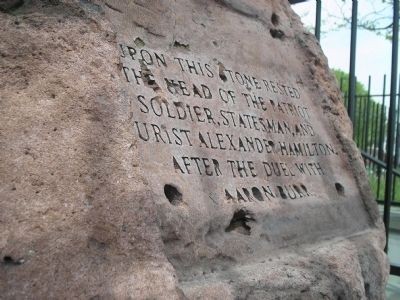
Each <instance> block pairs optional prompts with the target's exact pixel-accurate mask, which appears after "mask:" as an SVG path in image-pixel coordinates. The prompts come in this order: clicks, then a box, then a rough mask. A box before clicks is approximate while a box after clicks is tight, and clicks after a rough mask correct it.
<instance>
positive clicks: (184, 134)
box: [119, 44, 338, 204]
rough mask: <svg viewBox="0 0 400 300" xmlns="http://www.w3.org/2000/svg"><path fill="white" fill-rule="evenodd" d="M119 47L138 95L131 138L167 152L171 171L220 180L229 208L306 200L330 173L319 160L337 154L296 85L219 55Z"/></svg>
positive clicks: (127, 76)
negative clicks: (240, 66)
mask: <svg viewBox="0 0 400 300" xmlns="http://www.w3.org/2000/svg"><path fill="white" fill-rule="evenodd" d="M119 48H120V52H121V61H122V68H121V72H122V75H123V77H122V78H124V79H125V80H126V82H127V84H129V85H131V86H132V87H133V89H134V91H135V97H134V99H132V100H131V105H132V118H131V125H132V131H133V134H134V135H135V137H136V138H137V139H138V140H139V142H140V143H141V144H143V145H144V146H145V145H147V148H146V149H147V151H154V153H155V155H156V153H157V149H160V148H159V147H169V148H170V149H171V151H170V152H169V154H170V157H169V160H168V161H167V162H165V166H164V167H165V168H169V170H170V172H173V173H174V174H176V175H177V176H186V177H188V176H189V177H190V176H192V177H193V176H196V177H205V178H214V179H215V180H220V181H221V183H222V184H221V187H220V190H219V191H217V193H218V195H217V197H219V198H220V199H221V200H223V202H224V203H226V204H232V203H250V202H259V203H268V202H271V201H278V199H279V201H281V200H282V199H283V200H293V199H302V198H309V197H312V196H313V190H312V189H311V188H310V187H309V181H308V178H310V180H311V178H313V177H324V176H328V172H327V170H326V166H325V165H324V160H326V159H327V158H329V157H332V156H336V155H338V152H337V149H335V147H334V146H333V145H332V144H330V143H329V142H324V138H323V137H321V136H320V135H318V132H317V131H318V130H317V128H315V124H314V118H315V116H314V115H313V113H312V110H311V109H310V108H309V107H308V106H307V105H306V103H307V101H304V99H305V98H304V97H306V96H305V95H304V93H303V90H302V87H301V86H299V85H298V84H297V83H295V82H291V80H288V82H283V81H282V79H281V78H274V77H273V76H271V74H266V75H265V77H263V76H255V75H252V74H251V72H249V71H248V70H247V71H246V68H245V67H246V66H243V70H242V69H240V70H239V69H238V70H235V69H234V68H233V67H230V66H228V65H225V63H224V62H221V61H219V60H218V59H217V58H213V59H211V60H210V59H209V60H205V59H198V58H196V59H195V58H193V57H190V56H189V55H179V56H178V55H173V54H168V53H166V52H165V53H164V52H162V51H155V50H151V49H147V48H138V47H135V46H132V45H125V44H120V45H119ZM292 81H293V80H292ZM227 182H229V184H225V183H227ZM232 182H233V183H234V184H232ZM249 182H250V184H249ZM254 183H256V184H254Z"/></svg>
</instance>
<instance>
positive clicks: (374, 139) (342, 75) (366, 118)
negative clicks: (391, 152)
mask: <svg viewBox="0 0 400 300" xmlns="http://www.w3.org/2000/svg"><path fill="white" fill-rule="evenodd" d="M332 72H333V73H334V75H335V77H336V80H337V82H338V84H339V86H340V89H341V91H342V93H343V98H344V102H345V105H347V99H348V91H349V88H348V86H349V74H348V73H346V72H344V71H342V70H339V69H332ZM355 108H356V109H355V111H356V116H355V121H354V139H355V142H356V143H357V146H358V147H359V148H360V149H362V150H364V151H367V152H369V153H371V154H372V155H374V156H377V155H378V149H379V145H380V143H381V145H382V147H383V142H384V141H383V139H380V135H381V134H383V136H384V134H385V133H386V117H385V115H386V110H385V108H384V107H383V106H382V104H381V103H378V102H377V101H376V100H375V99H374V98H372V97H370V96H368V90H367V89H366V88H365V86H364V85H363V84H362V83H361V82H359V81H356V103H355ZM382 116H383V118H382Z"/></svg>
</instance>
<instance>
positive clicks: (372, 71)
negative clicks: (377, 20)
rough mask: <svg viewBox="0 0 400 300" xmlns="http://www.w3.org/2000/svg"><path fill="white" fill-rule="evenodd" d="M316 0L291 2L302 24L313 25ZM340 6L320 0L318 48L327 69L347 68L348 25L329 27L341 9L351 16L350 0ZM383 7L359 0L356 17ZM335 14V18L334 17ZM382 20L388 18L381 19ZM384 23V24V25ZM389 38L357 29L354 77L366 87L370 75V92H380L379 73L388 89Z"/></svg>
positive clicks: (333, 0) (387, 13)
mask: <svg viewBox="0 0 400 300" xmlns="http://www.w3.org/2000/svg"><path fill="white" fill-rule="evenodd" d="M315 3H316V1H312V0H311V1H307V2H305V3H300V4H295V5H293V6H292V7H293V9H294V10H295V12H296V13H297V14H298V15H300V16H301V19H302V21H303V23H304V25H305V26H306V27H308V28H309V27H313V26H314V24H315V8H316V5H315ZM347 3H348V4H345V5H343V7H342V6H341V1H340V0H329V1H322V20H323V22H324V23H323V24H322V28H321V30H322V31H325V32H324V33H323V34H322V35H321V47H322V49H323V51H324V53H325V55H326V56H327V58H328V61H329V66H330V67H331V68H336V69H341V70H343V71H345V72H348V71H349V65H350V28H349V26H348V27H346V28H343V29H340V30H332V28H333V27H335V26H334V25H335V22H336V20H338V19H337V17H338V16H341V15H343V14H342V12H343V13H344V14H345V15H346V16H348V17H350V16H351V1H347ZM383 8H384V6H382V5H381V1H379V0H369V1H368V0H363V1H359V16H361V17H362V16H365V15H366V14H368V13H371V12H372V11H374V10H375V11H376V10H378V11H379V10H381V9H383ZM382 14H383V15H384V16H387V17H389V18H391V15H392V12H391V11H390V10H386V11H383V12H382ZM335 16H336V17H335ZM385 22H386V23H387V22H388V21H385ZM385 25H386V24H385ZM391 47H392V46H391V41H389V40H387V39H385V38H384V37H382V36H377V35H376V34H374V33H372V32H369V31H367V30H362V29H358V31H357V48H356V51H357V55H356V57H357V58H356V76H357V80H358V81H360V82H361V83H363V84H364V86H365V87H367V86H368V76H369V75H371V78H372V84H371V92H372V93H373V94H377V93H378V94H382V91H383V84H382V82H383V75H384V74H387V79H386V82H387V86H386V91H387V92H389V90H390V86H389V83H390V67H391Z"/></svg>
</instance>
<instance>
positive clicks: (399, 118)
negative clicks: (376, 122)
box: [392, 80, 400, 201]
mask: <svg viewBox="0 0 400 300" xmlns="http://www.w3.org/2000/svg"><path fill="white" fill-rule="evenodd" d="M399 84H400V80H399ZM398 90H399V88H398ZM398 96H399V95H398V94H397V95H396V99H397V108H396V129H395V132H396V133H395V135H396V137H395V140H396V142H395V148H394V162H393V168H395V169H396V168H397V167H398V165H399V147H400V124H399V122H400V101H399V100H400V99H399V98H398ZM396 184H397V175H396V174H393V192H392V201H396V186H397V185H396Z"/></svg>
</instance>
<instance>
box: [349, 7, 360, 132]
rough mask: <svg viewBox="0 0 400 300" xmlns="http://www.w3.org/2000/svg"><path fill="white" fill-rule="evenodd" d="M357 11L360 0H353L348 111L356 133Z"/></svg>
mask: <svg viewBox="0 0 400 300" xmlns="http://www.w3.org/2000/svg"><path fill="white" fill-rule="evenodd" d="M357 11H358V1H357V0H353V4H352V15H351V40H350V72H349V73H350V74H349V100H348V106H347V112H348V114H349V117H350V120H351V121H352V122H353V135H354V117H355V116H354V113H355V110H354V109H355V107H354V105H355V103H354V102H355V93H356V78H355V74H356V44H357Z"/></svg>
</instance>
